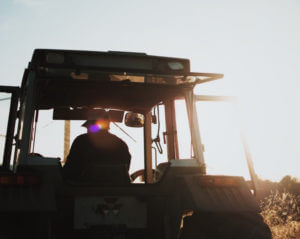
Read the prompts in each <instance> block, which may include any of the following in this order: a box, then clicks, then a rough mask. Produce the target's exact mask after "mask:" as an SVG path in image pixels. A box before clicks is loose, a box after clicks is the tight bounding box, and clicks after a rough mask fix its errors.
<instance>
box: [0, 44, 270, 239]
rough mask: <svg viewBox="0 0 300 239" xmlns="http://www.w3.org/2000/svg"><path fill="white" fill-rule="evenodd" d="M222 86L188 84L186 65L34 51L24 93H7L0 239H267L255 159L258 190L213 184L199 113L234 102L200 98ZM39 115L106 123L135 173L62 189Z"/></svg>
mask: <svg viewBox="0 0 300 239" xmlns="http://www.w3.org/2000/svg"><path fill="white" fill-rule="evenodd" d="M221 78H223V75H222V74H213V73H198V72H191V70H190V61H189V59H184V58H174V57H161V56H152V55H147V54H145V53H134V52H116V51H108V52H94V51H75V50H54V49H36V50H34V52H33V56H32V59H31V61H30V62H29V64H28V67H27V68H26V69H25V71H24V75H23V79H22V84H21V87H13V86H0V92H2V93H6V94H9V95H10V109H9V115H8V121H7V131H6V136H5V145H4V153H3V161H2V165H1V171H0V238H1V239H10V238H11V239H15V238H20V237H25V238H31V239H35V238H36V239H38V238H39V239H40V238H45V239H65V238H87V239H93V238H130V239H134V238H156V239H159V238H161V239H177V238H180V239H186V238H188V239H193V238H197V239H200V238H203V239H216V238H222V239H226V238H228V239H229V238H230V239H270V238H272V236H271V232H270V229H269V228H268V226H267V225H266V224H265V223H264V221H263V218H262V217H261V215H260V208H259V205H258V203H257V201H256V199H255V193H256V190H257V188H256V186H257V185H256V180H255V177H256V176H255V172H254V169H253V166H252V163H251V159H250V157H249V156H247V155H248V154H247V153H246V156H247V157H246V158H247V163H248V166H249V172H250V176H251V183H249V182H247V181H246V180H245V179H244V178H243V177H241V176H229V175H227V176H225V175H210V174H209V173H207V165H206V162H205V159H204V156H205V147H204V144H203V142H202V138H201V135H200V125H199V123H198V121H199V117H201V115H200V116H199V114H198V113H197V109H196V104H197V102H199V101H222V100H227V99H226V97H225V98H224V97H223V98H222V97H214V96H201V95H195V94H194V88H195V86H197V85H200V84H203V83H206V82H210V81H214V80H217V79H221ZM43 112H48V115H49V112H50V115H51V117H52V119H51V120H53V121H55V122H60V123H63V122H72V123H73V122H80V120H81V121H84V120H97V119H101V118H103V117H106V118H109V120H110V121H111V124H112V126H114V127H115V128H116V130H119V133H120V134H123V135H122V137H123V138H126V140H127V142H128V147H129V150H130V151H131V156H132V158H131V168H130V170H129V172H128V168H127V169H126V168H124V167H123V166H122V165H118V164H109V163H108V164H105V165H104V164H99V165H96V166H94V167H92V168H88V169H83V171H84V175H85V176H86V178H85V180H83V179H82V180H81V179H78V180H66V179H65V178H64V177H63V173H62V172H63V167H64V163H65V161H66V157H65V156H66V155H65V156H64V157H61V156H60V154H59V152H57V151H56V149H55V147H54V145H55V144H56V142H55V141H56V140H55V139H54V140H53V138H55V137H57V136H56V135H57V134H58V133H57V132H58V131H53V132H48V133H47V135H46V136H45V137H44V138H43V140H41V138H39V137H38V136H37V135H38V134H39V128H38V125H39V124H38V123H39V121H40V118H41V115H42V114H43ZM179 131H181V132H183V133H179ZM51 135H52V136H51ZM53 135H54V136H53ZM228 137H230V135H229V136H228ZM42 141H43V142H42ZM38 144H39V145H41V144H42V145H43V147H44V148H47V152H50V153H49V155H45V153H43V152H39V151H38V147H37V146H36V145H38ZM216 150H218V149H216ZM65 151H66V152H68V149H67V150H65ZM135 151H136V152H135ZM246 151H247V150H246ZM183 152H188V153H186V155H185V156H182V155H183ZM83 160H84V159H83ZM217 160H220V161H221V160H222V161H224V160H227V159H221V158H220V159H217ZM99 162H101V159H99ZM137 165H138V166H137ZM129 174H130V175H129ZM116 178H118V180H115V179H116ZM120 178H123V179H124V180H120Z"/></svg>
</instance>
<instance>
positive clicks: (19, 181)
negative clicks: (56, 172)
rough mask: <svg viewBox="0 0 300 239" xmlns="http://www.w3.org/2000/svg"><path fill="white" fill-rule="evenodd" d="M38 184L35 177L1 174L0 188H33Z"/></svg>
mask: <svg viewBox="0 0 300 239" xmlns="http://www.w3.org/2000/svg"><path fill="white" fill-rule="evenodd" d="M39 184H40V178H39V177H37V176H36V175H18V174H1V175H0V186H34V185H39Z"/></svg>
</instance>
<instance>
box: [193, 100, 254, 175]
mask: <svg viewBox="0 0 300 239" xmlns="http://www.w3.org/2000/svg"><path fill="white" fill-rule="evenodd" d="M196 109H197V116H198V121H199V127H200V134H201V139H202V143H203V145H204V150H205V151H204V159H205V163H206V166H207V173H208V174H221V175H235V176H243V177H244V178H245V179H249V178H250V176H249V172H248V168H247V162H246V157H245V152H244V148H243V145H242V140H241V134H240V129H239V127H238V121H237V117H236V112H235V110H234V108H233V105H232V104H231V103H229V102H220V101H216V102H215V101H198V102H197V103H196Z"/></svg>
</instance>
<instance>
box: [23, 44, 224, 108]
mask: <svg viewBox="0 0 300 239" xmlns="http://www.w3.org/2000/svg"><path fill="white" fill-rule="evenodd" d="M29 70H33V71H35V73H36V74H35V75H36V82H37V84H36V86H37V89H36V92H37V101H36V108H37V109H50V108H70V107H72V108H78V107H82V108H85V107H86V108H95V107H100V108H114V109H122V110H128V111H134V112H141V113H145V112H147V111H149V110H150V109H151V108H152V107H153V106H154V105H155V104H157V103H159V102H161V101H164V100H166V99H171V98H175V97H182V96H183V93H184V91H186V90H191V89H192V88H193V87H194V86H195V84H199V83H204V82H207V81H212V80H216V79H220V78H222V77H223V75H222V74H210V73H195V72H190V61H189V60H188V59H183V58H171V57H160V56H150V55H147V54H145V53H129V52H112V51H109V52H93V51H72V50H48V49H36V50H35V51H34V53H33V57H32V60H31V62H30V64H29ZM25 72H28V71H25ZM24 79H26V76H25V77H24ZM23 85H24V84H23Z"/></svg>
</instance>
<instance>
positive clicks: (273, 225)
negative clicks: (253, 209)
mask: <svg viewBox="0 0 300 239" xmlns="http://www.w3.org/2000/svg"><path fill="white" fill-rule="evenodd" d="M261 209H262V216H263V217H264V220H265V222H266V223H267V224H268V225H269V227H270V229H271V231H272V235H273V239H296V238H297V239H300V196H296V195H293V194H291V193H288V192H284V193H279V192H278V191H275V192H272V193H271V194H270V195H269V196H268V197H267V198H265V199H264V200H262V201H261Z"/></svg>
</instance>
